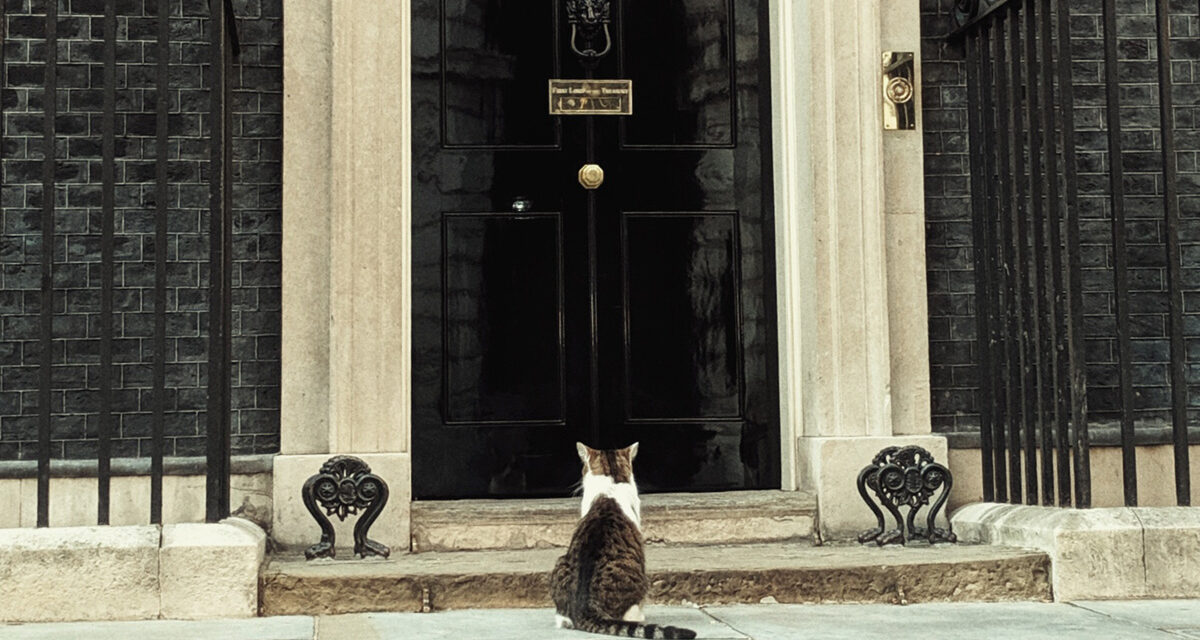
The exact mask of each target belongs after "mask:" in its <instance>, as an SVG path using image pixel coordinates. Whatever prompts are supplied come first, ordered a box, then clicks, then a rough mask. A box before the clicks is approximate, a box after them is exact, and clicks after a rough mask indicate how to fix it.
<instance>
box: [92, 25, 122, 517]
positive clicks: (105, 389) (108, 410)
mask: <svg viewBox="0 0 1200 640" xmlns="http://www.w3.org/2000/svg"><path fill="white" fill-rule="evenodd" d="M116 86H117V7H116V3H114V2H106V3H104V97H103V107H102V108H103V113H102V115H101V123H100V129H101V143H100V146H101V150H100V156H101V161H100V162H101V164H100V174H101V182H102V186H101V196H100V210H101V211H100V417H99V419H100V429H99V434H98V435H99V447H98V452H97V464H98V473H97V483H96V484H97V489H98V491H99V496H98V500H97V510H98V513H97V516H96V519H97V522H98V523H99V524H102V525H103V524H108V520H109V518H108V515H109V513H108V512H109V496H110V490H109V489H110V485H111V479H112V473H111V469H110V467H111V464H112V434H113V430H114V429H113V413H112V394H113V385H112V381H113V275H114V274H113V270H114V262H115V261H114V259H113V232H114V227H115V226H116V221H115V217H116V213H115V206H116V200H115V196H114V190H115V189H116V180H115V177H114V173H115V166H114V165H115V163H116V160H115V156H116V143H115V140H114V135H115V129H116V110H117V106H116V104H117V98H116V93H117V90H116Z"/></svg>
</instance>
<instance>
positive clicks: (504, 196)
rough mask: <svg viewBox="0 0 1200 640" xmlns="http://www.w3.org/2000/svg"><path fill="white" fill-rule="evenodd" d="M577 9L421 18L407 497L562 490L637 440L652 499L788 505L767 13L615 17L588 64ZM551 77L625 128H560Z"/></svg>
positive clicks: (503, 7) (585, 120)
mask: <svg viewBox="0 0 1200 640" xmlns="http://www.w3.org/2000/svg"><path fill="white" fill-rule="evenodd" d="M565 2H566V0H414V2H413V5H414V37H413V42H414V45H413V69H414V71H413V114H414V115H413V164H414V169H413V171H414V174H413V178H414V181H413V183H414V187H413V476H414V479H413V482H414V493H415V495H416V496H417V497H418V498H455V497H484V496H500V497H502V496H541V495H547V496H549V495H565V494H566V493H568V491H569V487H570V485H571V484H572V483H573V482H575V481H576V480H577V478H578V462H577V460H576V458H575V454H574V447H573V443H574V441H576V440H583V441H585V442H588V443H589V444H592V445H593V446H602V447H615V446H625V445H627V444H629V443H630V442H633V441H640V442H641V449H640V451H641V456H640V457H639V459H638V461H637V463H636V469H635V473H636V475H637V477H638V482H639V485H640V486H641V487H642V489H643V490H644V491H663V490H674V491H679V490H720V489H746V488H767V487H776V486H778V482H779V480H778V475H779V471H778V457H779V451H778V429H779V425H778V407H777V403H778V399H777V398H778V395H777V390H776V386H777V385H776V382H775V373H774V371H775V366H776V364H775V334H774V332H775V324H774V307H773V295H774V294H773V288H774V282H773V279H772V274H773V256H772V255H771V252H770V246H771V238H770V230H771V227H772V225H771V214H770V211H769V208H767V207H765V206H764V205H765V202H766V201H765V200H764V194H769V193H770V192H771V189H770V185H769V184H766V183H764V180H763V176H764V173H763V171H762V166H763V164H762V163H763V162H764V160H763V158H764V157H765V156H766V155H768V154H767V153H766V150H765V147H764V145H763V144H762V140H763V138H764V136H765V135H766V133H765V132H764V131H763V130H762V128H761V127H760V117H761V113H760V111H761V109H760V107H761V106H762V103H760V88H765V84H761V83H765V78H767V77H769V74H768V70H767V69H766V67H765V65H764V64H760V59H759V51H760V46H761V43H760V42H759V33H765V32H766V29H765V24H762V20H763V18H762V16H760V12H759V1H758V0H744V1H743V0H738V2H737V3H736V14H735V12H734V11H735V9H734V6H735V3H734V2H733V1H732V0H656V1H655V2H644V1H641V0H614V1H613V10H612V15H613V17H614V23H613V24H612V25H611V29H612V34H613V42H614V46H613V51H612V52H611V54H609V55H608V56H606V57H604V58H602V59H600V60H599V61H598V62H596V63H595V64H591V65H586V66H585V65H584V64H582V63H581V60H580V59H579V58H578V57H577V56H576V55H575V54H573V53H571V47H570V43H569V38H570V33H571V29H570V25H568V24H567V23H566V11H565V9H564V7H565V4H564V3H565ZM735 34H736V35H735ZM552 77H559V78H588V77H594V78H630V79H632V80H633V87H634V89H633V91H634V102H633V105H634V109H633V115H632V116H628V117H614V116H607V117H599V116H596V117H593V116H560V117H551V116H549V115H548V114H547V111H548V109H547V102H548V100H547V81H548V79H549V78H552ZM585 162H595V163H597V164H600V165H601V166H602V167H603V168H604V171H605V176H606V177H605V183H604V184H603V185H602V186H601V187H600V188H599V189H596V190H593V191H587V190H584V189H583V188H582V187H580V186H579V184H578V182H577V178H576V173H577V171H578V170H579V167H580V166H581V165H582V164H583V163H585Z"/></svg>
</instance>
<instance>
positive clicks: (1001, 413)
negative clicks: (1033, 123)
mask: <svg viewBox="0 0 1200 640" xmlns="http://www.w3.org/2000/svg"><path fill="white" fill-rule="evenodd" d="M993 27H994V25H989V26H988V27H987V28H983V29H980V30H979V38H980V46H979V52H980V56H979V57H980V60H981V68H982V76H981V80H982V81H983V82H984V86H983V88H982V89H981V90H980V94H981V96H982V98H983V114H982V116H981V120H982V123H983V125H984V151H985V154H984V175H985V176H986V179H985V181H984V182H985V184H986V189H985V191H984V192H985V194H986V195H987V199H986V204H985V207H984V209H985V213H986V214H987V232H988V233H990V235H991V239H992V241H991V242H988V243H987V259H988V262H989V270H990V271H991V272H992V274H993V276H994V278H1000V277H1002V274H1003V265H1002V264H1001V261H1000V251H999V250H998V249H997V247H996V244H997V243H998V242H999V239H1000V235H999V232H998V228H999V224H1000V223H999V215H1000V214H999V211H1000V193H999V189H997V188H996V175H997V173H998V172H999V169H998V167H997V165H998V164H999V161H998V159H997V157H996V153H995V151H996V149H997V148H998V146H999V143H998V142H997V138H998V137H999V136H998V135H997V133H996V129H997V126H996V123H997V109H996V105H995V87H996V84H995V73H996V70H995V65H994V64H992V60H993V59H994V56H995V39H994V38H993V37H992V31H993ZM992 283H993V286H992V290H991V291H990V292H988V293H989V295H990V296H991V306H992V309H993V310H994V311H993V314H992V320H991V323H990V324H991V331H990V333H989V340H988V342H989V346H990V350H991V363H992V369H991V376H990V377H991V379H992V393H991V396H992V402H993V403H994V405H993V406H994V407H995V408H996V411H995V412H994V413H993V416H992V425H993V437H992V446H993V449H992V459H993V462H994V464H993V469H994V470H995V474H996V500H997V501H999V502H1007V501H1008V474H1007V469H1008V467H1007V460H1006V458H1005V448H1006V446H1005V437H1004V433H1005V430H1004V429H1005V425H1006V423H1007V420H1008V413H1007V404H1006V400H1004V391H1005V387H1004V380H1005V379H1006V376H1005V375H1004V373H1003V372H1002V371H1001V370H1002V368H1003V367H1004V357H1005V354H1006V351H1005V350H1004V347H1003V345H1004V343H1003V339H1004V333H1003V325H1004V297H1003V295H1002V294H1001V286H1000V283H999V282H997V281H996V280H995V279H993V280H992Z"/></svg>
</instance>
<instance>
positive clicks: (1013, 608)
mask: <svg viewBox="0 0 1200 640" xmlns="http://www.w3.org/2000/svg"><path fill="white" fill-rule="evenodd" d="M646 616H647V619H648V620H649V621H650V622H655V623H660V624H672V625H676V626H686V627H690V628H692V629H695V630H696V631H697V632H699V636H698V637H700V638H707V639H709V640H749V639H752V640H793V639H801V638H820V639H821V640H833V639H838V638H845V639H848V640H866V639H870V638H881V639H886V640H906V639H909V638H911V639H913V640H917V639H920V640H929V639H958V638H964V639H969V638H981V639H987V640H1007V639H1013V640H1018V639H1019V640H1038V639H1041V638H1053V639H1055V640H1060V639H1061V640H1075V639H1079V640H1102V639H1108V638H1112V639H1121V640H1151V639H1157V640H1179V639H1181V638H1191V639H1200V599H1198V600H1140V601H1111V602H1074V603H1046V602H1013V603H940V604H915V605H907V606H900V605H878V604H867V605H854V604H830V605H789V604H756V605H731V606H705V607H680V606H672V607H667V606H651V607H648V608H647V610H646ZM553 621H554V616H553V612H552V611H551V610H550V609H486V610H484V609H471V610H463V611H445V612H438V613H365V614H354V615H340V616H317V617H312V616H280V617H272V618H250V619H242V620H200V621H178V620H149V621H140V622H75V623H47V624H19V625H18V624H13V625H0V639H3V640H43V639H49V638H53V639H60V638H61V639H70V640H75V639H81V640H87V639H93V638H94V639H97V640H131V639H132V640H156V639H158V638H162V639H165V640H209V639H213V638H217V639H220V640H327V639H333V638H337V639H341V638H346V639H348V640H371V639H375V638H380V639H396V640H424V639H426V638H428V639H431V640H442V639H445V640H451V639H453V640H459V639H461V640H468V639H469V640H476V639H486V640H572V639H574V640H586V639H588V638H602V637H604V636H596V635H592V634H587V633H582V632H578V631H567V630H562V629H555V628H554V622H553Z"/></svg>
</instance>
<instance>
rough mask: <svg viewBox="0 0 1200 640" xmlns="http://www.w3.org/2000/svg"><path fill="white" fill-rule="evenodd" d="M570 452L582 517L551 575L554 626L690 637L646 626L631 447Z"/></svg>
mask: <svg viewBox="0 0 1200 640" xmlns="http://www.w3.org/2000/svg"><path fill="white" fill-rule="evenodd" d="M575 446H576V449H578V451H579V458H580V460H582V461H583V504H582V506H581V507H580V514H581V515H582V516H583V517H582V519H581V520H580V521H579V524H578V525H577V526H576V527H575V534H574V535H573V536H571V546H570V547H568V548H567V552H566V554H564V555H563V556H562V557H561V558H559V559H558V562H557V563H555V565H554V570H553V571H552V572H551V573H550V594H551V596H552V597H553V599H554V608H555V610H556V611H557V615H556V616H555V619H556V620H557V623H558V626H559V627H564V628H567V629H579V630H580V631H589V632H591V633H603V634H608V635H614V636H625V637H630V638H695V637H696V632H695V631H692V630H691V629H681V628H679V627H669V626H659V625H655V624H644V620H645V616H644V615H643V614H642V611H641V605H642V601H643V600H645V598H646V591H647V590H648V589H649V587H650V580H649V579H648V578H647V577H646V554H645V551H644V549H643V542H642V514H641V502H640V501H639V499H638V493H637V485H636V484H634V481H633V458H634V456H636V455H637V448H638V446H637V443H634V444H633V445H631V446H629V447H626V448H624V449H614V450H610V451H599V450H596V449H592V448H590V447H588V446H586V445H584V444H583V443H581V442H580V443H576V445H575Z"/></svg>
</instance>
